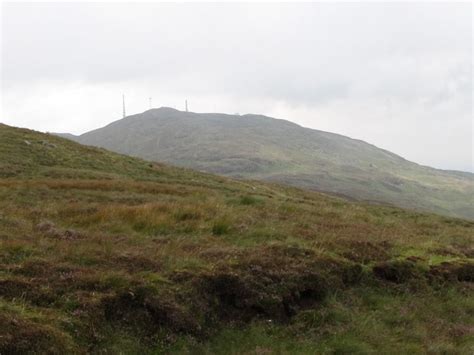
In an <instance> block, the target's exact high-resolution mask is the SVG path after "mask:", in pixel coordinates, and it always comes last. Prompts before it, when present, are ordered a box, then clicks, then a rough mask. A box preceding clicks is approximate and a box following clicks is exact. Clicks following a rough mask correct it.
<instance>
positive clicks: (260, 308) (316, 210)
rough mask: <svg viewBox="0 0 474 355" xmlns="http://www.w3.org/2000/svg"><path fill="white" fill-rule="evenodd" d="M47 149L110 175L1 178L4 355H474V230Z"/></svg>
mask: <svg viewBox="0 0 474 355" xmlns="http://www.w3.org/2000/svg"><path fill="white" fill-rule="evenodd" d="M3 135H4V136H5V135H6V133H5V132H3ZM9 135H10V136H9V141H10V142H16V141H19V142H20V143H18V142H17V143H18V144H21V141H22V140H23V139H25V138H24V137H27V139H29V140H33V139H32V138H31V135H33V136H35V135H38V136H40V134H38V133H32V132H30V131H23V130H20V131H16V130H13V129H12V131H11V132H10V133H9ZM25 135H26V136H25ZM38 139H39V138H38ZM48 139H50V140H53V139H54V142H55V144H56V145H57V147H58V148H57V149H61V150H64V152H63V153H62V154H66V153H67V156H68V157H69V159H72V161H79V160H80V159H79V158H78V157H75V155H81V152H82V151H81V149H86V150H87V154H88V156H89V160H91V159H95V158H94V157H96V158H97V159H98V162H97V163H96V165H97V167H94V164H93V162H91V161H89V162H88V163H87V165H84V166H82V167H81V166H79V167H77V169H81V173H80V174H78V175H79V177H78V176H74V174H73V172H74V168H73V167H67V166H66V167H65V168H64V169H62V168H61V169H60V167H61V166H62V165H61V164H62V163H61V161H62V160H57V161H56V160H54V159H59V158H58V156H59V157H60V156H61V155H60V154H56V157H55V158H54V159H53V158H51V159H53V160H47V161H48V164H49V165H48V166H45V165H41V164H39V163H38V164H33V163H31V165H29V166H28V169H29V170H22V169H23V167H22V165H21V164H20V165H19V167H18V169H17V170H18V171H20V170H21V171H23V172H18V173H15V174H16V175H15V174H13V175H11V174H10V175H9V177H7V178H4V179H0V266H1V267H0V320H3V321H4V322H3V323H2V324H7V325H8V326H6V327H1V329H0V352H2V353H3V352H5V353H7V352H13V353H14V352H17V353H19V352H28V351H37V352H51V353H55V352H56V353H61V352H101V351H106V350H107V351H109V352H118V351H125V352H129V353H137V352H142V353H143V352H157V351H173V350H176V351H180V352H183V351H184V352H189V351H191V350H192V349H195V348H200V349H201V351H202V352H204V353H206V352H209V353H215V352H221V353H229V352H232V351H234V352H237V353H241V352H247V353H259V352H260V353H261V352H265V351H267V350H268V351H270V352H276V353H282V352H283V353H285V352H287V353H293V352H308V353H311V352H312V350H314V351H316V352H322V353H324V352H337V351H340V352H371V351H372V352H373V351H379V352H387V349H388V346H389V345H390V346H395V344H401V343H406V344H409V345H406V347H405V348H403V349H404V351H408V352H434V353H437V352H443V351H446V352H460V353H463V352H466V353H467V352H468V350H469V349H472V348H470V347H472V346H473V344H474V342H473V339H472V335H473V334H472V329H473V328H472V327H473V326H474V325H473V323H472V319H474V304H473V303H474V297H473V292H472V291H473V290H472V274H473V273H474V272H473V269H472V263H473V260H472V258H473V256H474V251H473V248H472V245H474V223H473V222H469V221H464V220H460V219H452V218H446V217H441V216H437V215H431V214H419V213H415V212H410V211H406V210H401V209H397V208H391V207H382V206H371V205H366V204H356V203H348V202H346V201H344V200H341V199H338V198H334V197H329V196H325V195H322V194H317V193H311V192H306V191H302V190H297V189H293V188H287V187H281V186H277V185H271V184H264V183H258V182H244V181H232V180H228V179H224V178H220V177H214V176H210V175H206V174H199V173H196V172H193V171H189V170H184V169H176V168H168V167H166V166H161V165H160V166H155V165H153V164H150V163H147V162H144V161H141V160H135V159H132V158H128V157H121V156H118V155H115V154H111V153H108V152H104V151H101V150H95V149H92V148H83V147H80V146H77V145H74V144H73V143H71V142H65V141H64V140H61V139H59V138H54V137H49V138H48ZM8 147H9V148H8V149H10V151H9V155H10V156H13V155H14V154H20V153H18V152H17V151H16V150H15V144H13V143H10V145H8ZM5 149H6V148H5V146H3V150H4V151H5ZM103 155H105V156H103ZM1 158H2V156H0V159H1ZM99 158H100V159H99ZM18 159H20V158H19V157H18ZM104 162H105V163H107V164H117V165H118V166H119V167H120V168H117V167H116V166H108V165H106V166H105V167H104V166H103V164H105V163H104ZM12 166H13V165H10V167H12ZM15 169H16V168H15ZM51 169H52V170H53V171H54V174H50V173H51ZM121 169H123V171H124V172H123V173H121ZM15 171H16V170H15ZM134 171H135V173H134ZM107 174H108V175H107ZM134 174H135V175H134ZM51 175H53V176H51ZM106 175H107V178H104V177H105V176H106ZM48 176H50V177H48ZM419 307H422V308H419ZM423 307H425V308H426V312H423ZM414 310H415V311H414ZM413 312H414V313H413ZM412 313H413V314H415V316H413V317H410V314H412ZM269 321H271V322H270V323H268V322H269ZM236 325H237V328H236ZM242 327H243V328H242ZM403 327H406V329H407V330H401V329H402V328H403ZM19 329H21V331H19ZM379 329H380V333H379V334H376V335H373V333H374V332H376V331H378V330H379ZM410 332H411V333H413V334H415V335H416V336H412V334H411V333H410ZM336 335H337V336H336ZM268 336H270V337H273V339H274V341H273V342H268V341H266V340H265V339H266V338H267V337H268ZM232 337H234V338H235V339H240V342H237V343H235V342H234V343H233V342H231V341H229V338H232ZM45 339H47V340H45ZM229 344H233V345H232V346H233V347H230V346H231V345H229ZM387 344H388V345H387ZM258 349H259V350H258ZM262 349H263V350H262ZM265 349H266V350H265Z"/></svg>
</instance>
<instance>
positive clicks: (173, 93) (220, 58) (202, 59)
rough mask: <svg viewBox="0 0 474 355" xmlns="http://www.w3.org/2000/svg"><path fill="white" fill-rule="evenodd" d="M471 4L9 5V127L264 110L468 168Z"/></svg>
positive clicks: (5, 26) (5, 71) (5, 103)
mask: <svg viewBox="0 0 474 355" xmlns="http://www.w3.org/2000/svg"><path fill="white" fill-rule="evenodd" d="M472 16H473V15H472V7H471V5H470V4H469V3H458V4H449V3H444V4H443V3H431V4H430V3H419V4H410V3H398V4H393V3H392V4H390V3H385V4H383V3H348V4H347V3H337V4H331V3H319V4H308V3H306V4H269V3H266V4H250V3H247V4H195V3H194V4H189V3H181V4H156V3H155V4H154V3H142V4H131V3H128V4H127V3H102V4H99V3H96V4H94V3H62V4H61V3H45V4H37V3H36V4H27V3H9V4H8V3H3V5H2V27H1V28H2V46H1V49H2V55H1V59H2V86H1V88H2V95H1V98H2V116H1V117H0V121H1V122H3V123H6V124H9V125H14V126H21V127H28V128H33V129H37V130H40V131H55V132H71V133H76V134H77V133H83V132H86V131H88V130H91V129H94V128H98V127H101V126H103V125H105V124H107V123H110V122H112V121H114V120H117V119H119V118H121V114H122V102H121V100H122V93H125V95H126V101H127V113H128V114H132V113H138V112H142V111H145V110H146V109H148V98H149V97H150V96H151V97H152V103H153V106H154V107H160V106H171V107H175V108H177V109H184V100H185V99H187V100H188V102H189V107H190V110H191V111H195V112H225V113H237V112H238V113H241V114H243V113H260V114H265V115H268V116H272V117H277V118H284V119H288V120H291V121H294V122H296V123H299V124H301V125H303V126H306V127H311V128H315V129H320V130H325V131H331V132H337V133H341V134H344V135H348V136H350V137H353V138H359V139H363V140H365V141H367V142H369V143H372V144H375V145H377V146H379V147H382V148H385V149H388V150H390V151H392V152H395V153H397V154H399V155H401V156H403V157H405V158H407V159H409V160H412V161H415V162H418V163H421V164H425V165H430V166H434V167H438V168H443V169H457V170H468V171H473V160H472V157H473V149H474V148H473V145H472V141H473V139H472V137H473V133H474V132H473V122H472V80H473V78H472V46H473V44H472Z"/></svg>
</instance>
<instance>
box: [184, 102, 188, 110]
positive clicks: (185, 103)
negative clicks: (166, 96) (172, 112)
mask: <svg viewBox="0 0 474 355" xmlns="http://www.w3.org/2000/svg"><path fill="white" fill-rule="evenodd" d="M184 106H185V109H186V112H188V100H184Z"/></svg>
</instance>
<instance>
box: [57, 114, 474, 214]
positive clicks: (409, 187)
mask: <svg viewBox="0 0 474 355" xmlns="http://www.w3.org/2000/svg"><path fill="white" fill-rule="evenodd" d="M61 136H63V137H66V138H69V139H72V140H75V141H77V142H79V143H82V144H87V145H93V146H99V147H103V148H106V149H109V150H112V151H116V152H119V153H123V154H128V155H132V156H137V157H141V158H144V159H148V160H154V161H162V162H167V163H172V164H175V165H178V166H184V167H190V168H194V169H198V170H202V171H207V172H211V173H217V174H222V175H226V176H232V177H237V178H250V179H259V180H266V181H274V182H279V183H285V184H289V185H294V186H298V187H303V188H307V189H313V190H318V191H323V192H328V193H333V194H338V195H344V196H347V197H350V198H353V199H357V200H364V201H371V202H377V203H384V204H392V205H397V206H401V207H407V208H412V209H418V210H425V211H433V212H437V213H441V214H445V215H451V216H458V217H464V218H469V219H474V206H473V198H474V174H471V173H465V172H452V171H444V170H438V169H434V168H430V167H425V166H421V165H418V164H416V163H413V162H410V161H407V160H406V159H404V158H402V157H400V156H398V155H396V154H393V153H391V152H389V151H386V150H383V149H380V148H377V147H375V146H374V145H371V144H368V143H366V142H364V141H361V140H356V139H352V138H348V137H345V136H342V135H338V134H334V133H328V132H323V131H318V130H314V129H309V128H304V127H301V126H299V125H297V124H295V123H292V122H289V121H285V120H281V119H275V118H271V117H267V116H262V115H252V114H247V115H228V114H219V113H193V112H182V111H178V110H175V109H171V108H166V107H163V108H159V109H151V110H148V111H145V112H143V113H141V114H137V115H132V116H128V117H125V118H123V119H121V120H118V121H115V122H112V123H110V124H109V125H107V126H105V127H102V128H99V129H96V130H93V131H90V132H87V133H85V134H82V135H80V136H73V135H65V134H61Z"/></svg>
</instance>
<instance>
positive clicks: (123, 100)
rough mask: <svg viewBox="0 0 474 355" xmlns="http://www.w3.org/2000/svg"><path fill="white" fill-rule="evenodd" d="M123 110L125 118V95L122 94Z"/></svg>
mask: <svg viewBox="0 0 474 355" xmlns="http://www.w3.org/2000/svg"><path fill="white" fill-rule="evenodd" d="M122 110H123V117H124V118H125V116H126V115H125V95H124V94H122Z"/></svg>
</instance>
